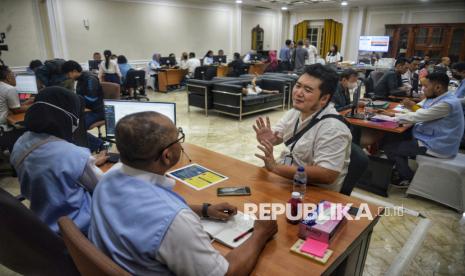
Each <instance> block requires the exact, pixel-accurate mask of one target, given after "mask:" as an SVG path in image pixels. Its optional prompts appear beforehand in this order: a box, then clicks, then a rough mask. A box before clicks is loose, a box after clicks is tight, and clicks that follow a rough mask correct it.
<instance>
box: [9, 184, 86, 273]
mask: <svg viewBox="0 0 465 276" xmlns="http://www.w3.org/2000/svg"><path fill="white" fill-rule="evenodd" d="M0 263H1V264H3V265H4V266H6V267H8V268H9V269H11V270H13V271H15V272H17V273H20V274H24V275H79V273H78V271H77V269H76V267H75V266H74V263H73V261H72V259H71V258H70V256H69V255H68V252H67V250H66V247H65V244H64V243H63V240H62V239H61V238H60V237H59V236H57V235H56V234H55V233H53V231H52V230H50V228H49V227H48V226H47V225H46V224H45V223H43V222H42V221H40V220H39V219H38V218H37V216H36V215H34V214H33V213H32V211H31V210H29V209H28V208H26V207H25V206H24V205H23V204H21V202H19V201H18V200H17V199H16V198H15V197H13V196H12V195H11V194H10V193H8V192H6V191H5V190H3V189H1V188H0Z"/></svg>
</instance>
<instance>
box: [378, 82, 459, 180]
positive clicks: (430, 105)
mask: <svg viewBox="0 0 465 276" xmlns="http://www.w3.org/2000/svg"><path fill="white" fill-rule="evenodd" d="M448 85H449V77H448V76H447V75H446V74H444V73H431V74H429V75H428V76H427V77H426V82H425V89H424V92H425V96H426V99H425V100H423V101H422V102H420V103H419V104H418V105H419V106H421V108H412V107H413V106H414V105H413V104H414V103H413V102H410V103H409V104H407V101H404V104H406V106H407V107H408V108H411V109H413V110H415V111H412V112H408V113H406V114H394V113H392V112H388V111H382V113H383V114H384V115H388V116H395V117H396V118H398V120H399V121H400V122H404V123H414V124H415V126H414V127H413V130H412V132H411V133H408V134H407V135H405V136H399V135H396V136H386V137H385V140H384V141H383V143H382V148H383V149H384V152H385V153H386V155H387V157H388V158H389V160H392V161H393V162H395V168H396V170H397V172H398V173H399V179H398V180H397V181H395V183H393V184H396V185H397V186H399V187H408V185H409V184H410V181H411V180H412V178H413V175H414V173H413V171H412V170H411V169H410V167H409V166H408V158H409V157H410V158H415V157H416V156H417V155H419V154H427V155H430V156H434V157H437V158H452V157H454V156H455V155H456V154H457V152H458V150H459V145H460V140H461V137H462V135H463V131H464V117H463V110H462V107H461V105H460V102H459V100H458V99H457V98H456V97H455V96H454V95H453V93H452V92H448V91H447V90H448ZM412 136H413V137H412Z"/></svg>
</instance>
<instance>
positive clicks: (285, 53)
mask: <svg viewBox="0 0 465 276" xmlns="http://www.w3.org/2000/svg"><path fill="white" fill-rule="evenodd" d="M291 43H292V41H291V40H290V39H288V40H286V43H285V46H284V47H283V48H281V50H279V60H281V64H282V69H283V70H284V71H289V70H291Z"/></svg>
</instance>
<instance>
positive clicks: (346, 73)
mask: <svg viewBox="0 0 465 276" xmlns="http://www.w3.org/2000/svg"><path fill="white" fill-rule="evenodd" d="M352 76H356V77H358V73H357V71H355V70H354V69H350V68H349V69H345V70H344V71H342V73H341V74H339V78H340V80H342V79H346V80H348V79H350V77H352Z"/></svg>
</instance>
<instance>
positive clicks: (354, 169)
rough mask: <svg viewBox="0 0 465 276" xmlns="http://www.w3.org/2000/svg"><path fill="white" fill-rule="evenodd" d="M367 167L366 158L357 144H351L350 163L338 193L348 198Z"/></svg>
mask: <svg viewBox="0 0 465 276" xmlns="http://www.w3.org/2000/svg"><path fill="white" fill-rule="evenodd" d="M367 167H368V156H367V155H366V154H365V152H364V151H363V150H362V148H360V147H359V146H358V145H357V144H354V143H352V145H351V152H350V163H349V168H348V169H347V175H346V177H345V178H344V182H343V183H342V188H341V191H340V193H341V194H345V195H348V196H350V194H351V193H352V190H353V189H354V187H355V185H356V184H357V181H358V180H359V179H360V178H361V177H362V175H363V173H364V172H365V170H366V168H367Z"/></svg>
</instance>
